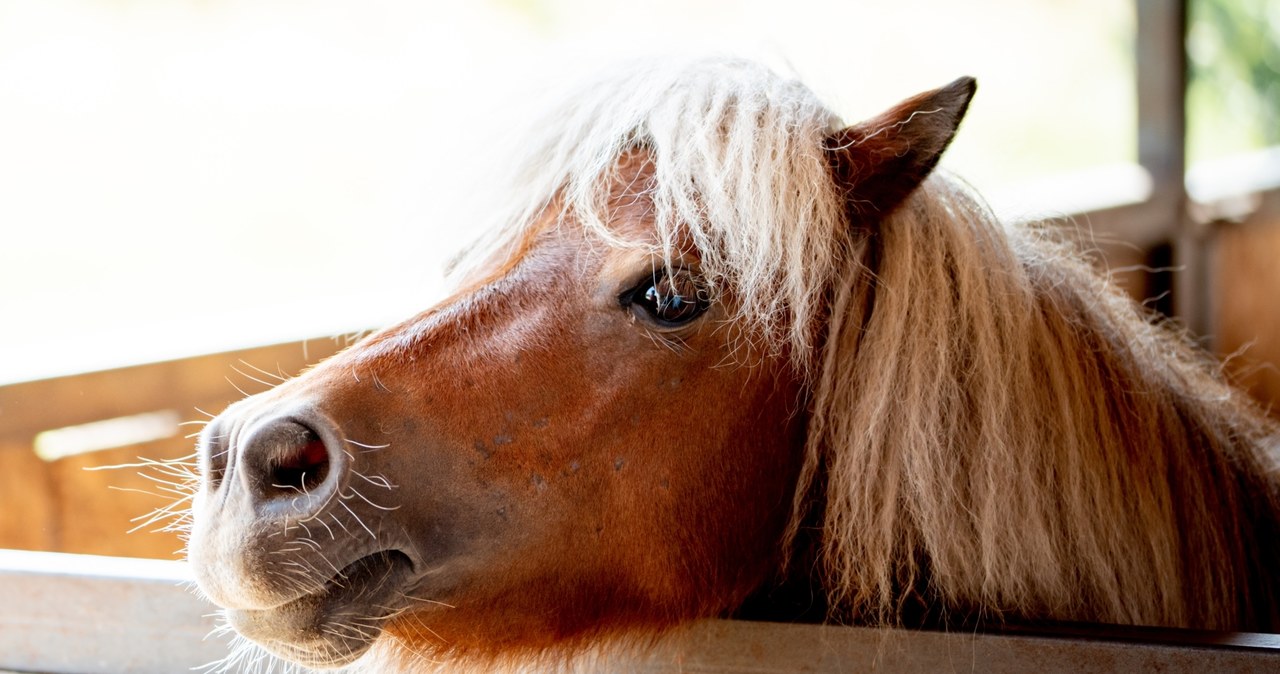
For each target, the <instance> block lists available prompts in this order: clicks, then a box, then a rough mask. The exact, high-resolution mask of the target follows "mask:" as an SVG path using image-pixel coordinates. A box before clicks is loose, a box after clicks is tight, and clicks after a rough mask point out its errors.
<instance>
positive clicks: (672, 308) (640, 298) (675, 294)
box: [622, 270, 711, 328]
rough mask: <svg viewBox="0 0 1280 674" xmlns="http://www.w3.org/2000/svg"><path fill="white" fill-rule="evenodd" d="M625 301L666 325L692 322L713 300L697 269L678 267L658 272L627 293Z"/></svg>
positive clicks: (667, 326) (656, 321) (634, 308)
mask: <svg viewBox="0 0 1280 674" xmlns="http://www.w3.org/2000/svg"><path fill="white" fill-rule="evenodd" d="M622 300H623V305H624V306H628V307H630V308H631V310H632V311H634V312H637V313H639V312H643V313H644V315H645V317H647V318H648V319H649V320H651V321H653V322H654V323H657V324H658V325H659V326H661V327H664V328H673V327H678V326H681V325H685V324H686V323H689V322H690V321H692V320H693V319H695V318H697V317H698V316H701V315H702V312H704V311H706V310H707V307H708V306H710V304H711V302H710V300H709V299H708V297H707V291H706V289H705V288H703V287H702V285H701V284H700V283H698V280H697V279H696V278H695V277H694V275H693V273H691V272H689V271H686V270H678V271H676V272H673V273H672V274H670V275H668V274H666V273H665V272H659V273H657V274H654V275H653V276H652V277H651V278H649V279H646V280H645V281H644V283H641V284H640V285H638V286H636V287H635V288H633V289H631V290H630V291H628V292H626V293H624V294H623V297H622Z"/></svg>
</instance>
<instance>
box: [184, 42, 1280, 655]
mask: <svg viewBox="0 0 1280 674" xmlns="http://www.w3.org/2000/svg"><path fill="white" fill-rule="evenodd" d="M974 92H975V83H974V81H973V80H972V79H969V78H961V79H958V80H956V81H955V82H952V83H951V84H949V85H947V86H944V87H942V88H939V89H936V90H932V91H928V92H925V93H922V94H919V95H916V96H914V97H912V98H909V99H907V100H905V101H903V102H901V103H899V104H898V105H896V106H894V107H892V108H890V109H889V110H887V111H886V112H884V113H882V114H880V115H878V116H876V117H874V118H872V119H869V120H866V121H863V122H860V123H856V124H852V125H846V124H845V123H843V122H842V121H841V120H840V119H839V118H838V117H837V116H836V114H835V113H834V112H832V111H831V110H830V109H829V108H828V107H826V106H825V105H824V104H823V103H821V102H820V101H819V100H818V98H817V97H816V96H815V95H814V94H813V93H812V92H811V91H810V90H809V89H808V88H806V87H805V86H804V85H803V84H801V83H800V82H798V81H797V80H796V79H794V78H791V77H784V76H781V75H778V74H776V73H775V72H773V71H771V70H770V69H768V68H766V67H764V66H761V65H758V64H755V63H752V62H748V61H743V60H737V59H728V58H720V59H703V60H695V61H649V62H643V63H637V64H634V65H631V66H629V67H626V68H622V69H619V70H612V71H608V72H607V73H605V74H604V75H602V76H599V77H597V78H595V79H591V80H588V81H587V82H586V83H585V84H583V85H582V86H580V87H579V88H577V89H575V90H573V91H572V92H571V93H570V94H568V95H565V96H564V97H563V98H561V99H560V102H559V104H558V106H556V107H553V108H552V109H551V111H550V112H549V113H548V114H546V115H545V116H544V117H541V118H539V119H537V120H536V121H535V122H534V123H533V124H531V125H530V128H531V129H532V131H531V133H530V134H529V135H528V136H527V137H526V138H525V140H524V141H523V142H521V143H519V144H517V145H513V146H511V147H504V150H509V155H510V157H509V158H503V159H498V160H496V161H499V162H500V163H501V165H502V166H503V167H504V168H505V169H506V170H507V171H508V173H509V178H508V180H507V181H505V182H502V183H500V184H502V185H503V186H504V187H503V189H502V191H501V192H500V194H501V195H502V196H503V198H502V199H501V200H500V201H499V202H498V203H495V204H493V211H494V213H495V216H494V219H495V220H496V224H495V226H494V227H493V228H492V229H490V230H488V233H487V234H485V235H484V236H482V237H481V238H480V239H479V240H478V241H477V242H476V243H475V244H474V245H472V246H471V247H470V248H468V249H467V250H466V251H465V252H464V253H463V254H462V255H461V257H460V258H459V259H458V260H457V261H456V263H455V264H454V265H453V267H452V269H451V270H450V272H449V273H450V278H451V279H452V281H451V282H452V284H453V285H452V288H453V291H452V293H451V294H450V295H449V296H448V297H447V298H446V299H444V300H443V301H442V302H440V303H439V304H437V305H435V306H434V307H432V308H429V309H427V310H426V311H424V312H423V313H421V314H419V315H417V316H414V317H412V318H410V319H408V320H406V321H404V322H403V323H400V324H398V325H395V326H392V327H388V328H385V329H383V330H381V331H378V332H376V333H373V334H371V335H369V336H368V337H366V338H364V339H363V340H361V341H359V342H358V343H356V344H355V345H353V346H351V347H350V348H348V349H346V350H345V351H343V352H341V353H339V354H338V355H335V356H333V357H331V358H329V359H328V360H326V361H324V362H323V363H321V364H319V365H318V366H316V367H314V368H313V369H311V370H309V371H307V372H305V373H304V374H302V375H301V376H299V377H296V378H293V379H290V380H288V381H286V382H284V383H282V384H280V385H279V386H277V387H275V388H274V389H272V390H270V391H267V392H265V393H261V394H258V395H256V396H253V397H250V398H247V399H245V400H243V401H241V402H238V403H235V404H233V405H231V406H230V407H228V408H227V409H226V410H225V411H224V412H223V413H222V414H220V415H218V416H217V418H215V419H213V420H212V421H211V422H210V423H209V424H208V425H207V426H206V427H205V428H204V430H203V431H202V433H201V437H200V440H199V450H198V481H197V484H196V485H195V487H194V489H195V494H194V498H193V501H192V507H191V513H190V531H189V542H188V551H187V554H188V558H189V560H190V563H191V565H192V568H193V570H194V573H195V576H196V578H197V581H198V585H199V588H200V590H201V591H202V592H203V593H204V594H205V595H206V596H207V597H208V598H209V599H211V600H212V601H213V602H215V603H216V604H218V605H220V606H221V607H223V608H224V609H225V616H226V620H227V622H228V624H229V625H230V627H231V628H233V629H234V631H235V632H237V633H238V634H239V635H242V636H243V637H244V638H246V639H247V640H250V641H252V642H254V643H256V644H258V645H260V646H261V647H262V648H264V649H265V650H266V651H267V652H269V653H271V654H273V655H275V656H278V657H281V658H284V659H286V660H290V661H293V662H296V663H300V664H302V665H305V666H310V667H322V668H325V667H341V666H346V665H349V664H351V663H354V662H357V661H358V660H359V661H360V662H361V663H366V662H378V663H380V664H378V665H377V667H379V668H389V667H397V666H398V667H403V668H405V669H413V670H417V669H420V668H423V667H426V666H427V665H428V664H429V663H445V664H450V665H457V666H466V665H468V664H470V665H472V666H475V667H477V668H483V667H489V666H493V665H495V664H500V663H526V664H527V663H543V664H547V663H552V664H554V663H561V664H563V663H566V662H570V661H572V660H573V658H574V657H575V654H582V653H588V652H599V651H600V650H601V649H607V648H608V647H609V645H610V644H626V643H631V644H637V643H640V644H643V643H646V641H645V640H646V639H648V638H652V635H659V634H663V633H665V632H666V631H668V630H670V629H672V628H674V627H676V626H679V625H682V624H685V623H687V622H689V621H692V620H695V619H699V618H704V617H715V616H720V617H726V616H728V617H750V618H763V619H771V620H791V621H799V620H802V621H813V622H829V623H840V624H863V625H905V626H943V627H948V626H966V628H969V627H973V626H983V625H1001V624H1022V623H1046V622H1063V621H1065V622H1077V621H1088V622H1099V623H1113V624H1133V625H1153V626H1166V627H1184V628H1196V629H1208V630H1250V631H1263V630H1272V629H1275V628H1276V627H1277V626H1280V581H1278V580H1277V579H1276V577H1275V574H1274V573H1273V572H1274V570H1275V568H1276V564H1277V563H1278V562H1280V536H1278V535H1277V534H1280V490H1278V487H1277V484H1278V483H1277V453H1276V438H1277V432H1278V431H1277V426H1276V425H1275V424H1274V423H1273V422H1272V421H1269V420H1268V419H1267V418H1266V417H1265V416H1264V415H1263V414H1261V413H1260V412H1259V411H1258V410H1257V409H1255V407H1254V406H1253V405H1252V404H1251V403H1249V402H1247V401H1246V400H1245V399H1244V398H1243V397H1242V396H1241V394H1239V393H1237V392H1235V391H1234V390H1232V389H1231V388H1230V387H1229V386H1228V385H1226V384H1225V383H1224V382H1223V381H1222V380H1221V377H1220V376H1219V374H1218V370H1217V368H1216V367H1215V366H1214V364H1213V363H1212V362H1211V361H1210V360H1209V359H1208V358H1207V357H1206V356H1204V355H1202V354H1201V353H1200V352H1198V351H1197V350H1196V349H1195V348H1193V346H1192V345H1191V344H1190V342H1189V340H1188V339H1187V338H1186V337H1185V336H1183V335H1181V334H1179V333H1178V332H1177V331H1176V330H1175V329H1172V328H1170V327H1169V326H1168V325H1166V324H1162V323H1160V322H1159V321H1155V320H1153V319H1152V318H1151V317H1150V316H1148V315H1146V314H1145V313H1144V311H1143V310H1142V309H1141V308H1140V307H1139V306H1138V305H1136V304H1135V303H1134V302H1132V301H1131V300H1129V299H1127V298H1126V297H1125V296H1124V295H1123V294H1122V293H1120V292H1119V291H1118V290H1117V289H1115V288H1114V287H1113V286H1112V285H1111V284H1110V283H1108V281H1107V279H1106V277H1105V276H1102V275H1100V274H1099V273H1097V272H1096V271H1095V270H1094V269H1093V268H1092V267H1091V266H1090V265H1089V264H1088V262H1087V261H1085V259H1084V257H1083V256H1082V254H1081V253H1079V252H1077V251H1076V250H1075V248H1074V247H1073V246H1072V245H1071V244H1070V242H1069V241H1068V240H1067V237H1064V236H1062V235H1060V234H1059V233H1058V232H1057V229H1055V228H1054V227H1051V226H1046V225H1018V226H1012V225H1008V226H1007V225H1004V224H1002V223H1000V222H999V221H998V220H997V219H996V218H995V217H994V216H993V215H992V213H991V212H990V211H989V209H988V208H987V207H986V206H985V205H984V204H983V202H982V201H981V199H980V198H979V197H978V196H976V195H975V194H974V193H973V192H972V190H971V189H969V188H968V187H966V186H965V185H964V184H963V183H962V182H960V181H959V180H957V179H954V178H951V177H949V176H947V175H945V174H943V173H942V172H941V171H935V170H934V169H935V166H936V164H937V162H938V159H939V157H940V155H941V154H942V153H943V151H944V150H945V149H946V147H947V146H948V144H949V143H950V142H951V139H952V137H953V136H954V134H955V133H956V130H957V128H958V126H959V124H960V122H961V119H962V117H963V116H964V113H965V111H966V109H967V107H968V104H969V101H970V99H971V97H972V96H973V94H974ZM246 657H248V656H246ZM357 666H358V665H357ZM379 671H381V669H380V670H379Z"/></svg>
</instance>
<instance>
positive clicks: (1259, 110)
mask: <svg viewBox="0 0 1280 674" xmlns="http://www.w3.org/2000/svg"><path fill="white" fill-rule="evenodd" d="M1190 11H1191V17H1190V26H1189V30H1188V36H1187V49H1188V55H1189V61H1190V73H1189V75H1190V79H1189V83H1188V87H1189V88H1188V97H1187V106H1188V107H1187V119H1188V148H1187V149H1188V153H1189V157H1190V159H1191V160H1192V161H1194V160H1197V159H1209V158H1212V157H1216V156H1221V155H1224V154H1229V153H1232V152H1238V151H1241V150H1247V149H1257V148H1260V147H1264V146H1269V145H1276V144H1280V3H1277V2H1275V1H1274V0H1193V2H1192V3H1191V6H1190Z"/></svg>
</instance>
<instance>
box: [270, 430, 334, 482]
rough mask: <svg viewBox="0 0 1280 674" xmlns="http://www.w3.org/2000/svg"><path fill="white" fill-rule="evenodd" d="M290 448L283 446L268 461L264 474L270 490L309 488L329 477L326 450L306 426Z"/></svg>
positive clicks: (317, 437)
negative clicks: (303, 432)
mask: <svg viewBox="0 0 1280 674" xmlns="http://www.w3.org/2000/svg"><path fill="white" fill-rule="evenodd" d="M304 430H305V431H306V433H305V435H304V436H303V437H302V438H299V441H298V443H297V444H296V445H295V446H293V447H291V448H290V447H284V448H282V451H280V452H279V453H278V454H277V455H276V457H275V458H274V459H272V460H271V461H270V462H269V467H268V473H269V475H270V477H269V480H270V486H271V487H272V488H273V489H277V490H281V491H288V492H297V491H303V492H306V491H310V490H311V489H313V488H315V487H316V486H317V485H319V484H321V483H323V482H324V480H325V478H326V477H328V476H329V450H328V449H326V448H325V446H324V441H323V440H321V439H320V436H318V435H316V434H315V432H314V431H312V430H311V429H309V428H304Z"/></svg>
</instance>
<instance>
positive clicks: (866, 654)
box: [0, 550, 1280, 674]
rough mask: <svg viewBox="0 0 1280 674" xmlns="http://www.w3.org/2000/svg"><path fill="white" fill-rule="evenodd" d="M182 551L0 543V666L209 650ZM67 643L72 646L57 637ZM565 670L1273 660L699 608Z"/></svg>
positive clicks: (1091, 632)
mask: <svg viewBox="0 0 1280 674" xmlns="http://www.w3.org/2000/svg"><path fill="white" fill-rule="evenodd" d="M190 582H191V576H190V572H189V570H188V568H187V566H186V565H185V564H183V563H181V562H172V561H158V560H136V559H135V560H126V559H119V558H109V557H93V556H84V555H67V554H55V553H37V552H18V551H12V550H9V551H5V550H0V597H2V598H3V601H0V669H8V670H16V671H31V672H44V673H48V674H118V673H119V672H132V673H136V674H150V673H155V674H172V673H173V672H182V671H188V670H190V669H191V668H193V667H200V666H201V665H206V664H208V663H211V662H215V661H217V660H219V659H221V658H222V657H224V656H225V655H226V653H227V643H226V641H225V640H224V639H223V638H222V637H219V636H210V633H211V631H212V630H213V629H214V627H215V624H216V619H215V617H214V616H213V613H214V609H213V607H212V606H211V605H209V604H207V603H205V602H204V601H203V600H201V599H199V598H198V597H196V596H195V595H194V594H193V593H192V592H191V591H190V590H189V589H188V586H189V585H190ZM69 644H74V648H68V645H69ZM578 671H584V672H634V673H635V674H696V673H710V672H723V673H727V674H785V673H795V672H810V673H814V674H836V673H841V674H843V673H845V672H873V671H883V672H930V673H935V672H1036V673H1037V674H1053V673H1057V672H1061V673H1062V674H1085V673H1088V672H1154V671H1159V672H1166V673H1167V674H1180V673H1183V672H1186V673H1188V674H1191V673H1196V674H1199V673H1202V672H1215V673H1230V672H1242V673H1244V672H1258V673H1262V672H1276V671H1280V635H1275V634H1225V633H1203V632H1191V631H1184V630H1154V629H1133V628H1107V627H1098V626H1092V627H1079V628H1064V629H1061V630H1058V631H1056V632H1045V631H1040V632H1031V631H1024V632H1022V633H1015V632H1005V633H947V632H920V631H907V630H877V629H868V628H857V627H833V626H815V625H787V624H777V623H760V622H740V621H725V620H712V621H705V622H701V623H697V624H695V625H693V626H691V627H689V628H687V629H682V630H680V631H677V632H675V633H673V634H671V635H669V636H667V637H666V638H664V639H662V640H660V641H659V642H657V643H656V644H655V645H654V646H653V647H652V648H651V649H649V648H645V649H638V650H637V649H632V650H630V651H627V652H623V653H618V654H606V655H599V656H596V657H593V658H591V659H589V660H586V661H585V662H584V663H583V664H582V665H581V667H579V669H578Z"/></svg>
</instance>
